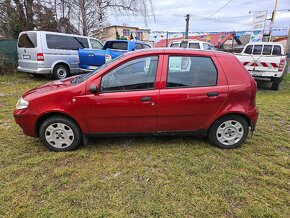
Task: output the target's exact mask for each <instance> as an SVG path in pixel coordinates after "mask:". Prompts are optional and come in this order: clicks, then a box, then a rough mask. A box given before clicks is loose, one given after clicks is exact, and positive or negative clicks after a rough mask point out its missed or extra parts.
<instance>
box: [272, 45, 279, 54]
mask: <svg viewBox="0 0 290 218" xmlns="http://www.w3.org/2000/svg"><path fill="white" fill-rule="evenodd" d="M272 54H273V55H281V46H279V45H274V48H273V53H272Z"/></svg>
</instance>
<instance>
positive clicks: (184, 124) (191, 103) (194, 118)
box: [157, 56, 228, 132]
mask: <svg viewBox="0 0 290 218" xmlns="http://www.w3.org/2000/svg"><path fill="white" fill-rule="evenodd" d="M164 64H166V67H164V68H166V69H168V70H167V79H166V81H165V82H164V84H166V85H165V86H166V87H164V88H163V89H161V90H160V97H159V109H158V122H157V128H158V131H161V132H162V131H165V132H167V131H169V132H171V131H196V130H198V129H200V128H201V127H202V126H203V124H205V123H206V122H207V121H209V119H210V118H211V117H212V116H213V115H214V114H215V113H216V112H217V111H218V110H219V109H220V108H221V106H222V105H223V103H224V102H225V100H226V98H227V96H228V86H227V83H226V80H225V77H224V74H223V71H222V69H218V66H216V65H215V63H214V61H213V60H212V58H210V57H196V56H169V57H168V58H167V59H166V61H165V63H164Z"/></svg>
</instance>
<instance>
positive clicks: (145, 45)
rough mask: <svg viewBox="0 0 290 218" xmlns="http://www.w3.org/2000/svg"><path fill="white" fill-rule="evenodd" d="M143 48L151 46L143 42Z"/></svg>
mask: <svg viewBox="0 0 290 218" xmlns="http://www.w3.org/2000/svg"><path fill="white" fill-rule="evenodd" d="M143 46H144V48H151V47H150V45H147V44H144V45H143Z"/></svg>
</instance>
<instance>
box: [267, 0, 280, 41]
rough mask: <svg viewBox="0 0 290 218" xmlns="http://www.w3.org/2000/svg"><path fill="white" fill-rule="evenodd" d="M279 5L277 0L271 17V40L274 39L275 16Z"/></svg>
mask: <svg viewBox="0 0 290 218" xmlns="http://www.w3.org/2000/svg"><path fill="white" fill-rule="evenodd" d="M277 5H278V0H276V1H275V6H274V10H273V12H272V18H271V23H270V32H269V42H271V41H272V28H273V25H274V20H275V16H276V10H277Z"/></svg>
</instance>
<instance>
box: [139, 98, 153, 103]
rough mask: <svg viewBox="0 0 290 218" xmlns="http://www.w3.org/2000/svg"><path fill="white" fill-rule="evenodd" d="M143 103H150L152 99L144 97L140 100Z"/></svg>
mask: <svg viewBox="0 0 290 218" xmlns="http://www.w3.org/2000/svg"><path fill="white" fill-rule="evenodd" d="M140 100H141V102H150V101H152V97H142V98H140Z"/></svg>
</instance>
